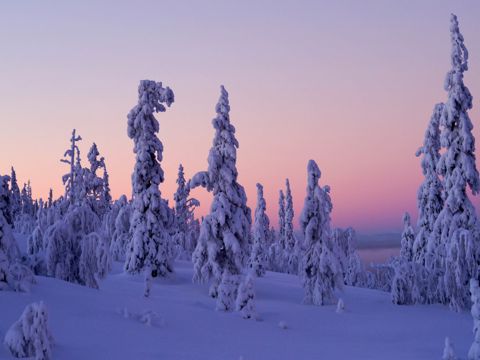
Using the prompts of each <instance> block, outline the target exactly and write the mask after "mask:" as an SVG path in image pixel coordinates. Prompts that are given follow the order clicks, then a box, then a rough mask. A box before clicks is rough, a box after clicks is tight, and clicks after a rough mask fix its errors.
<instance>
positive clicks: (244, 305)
mask: <svg viewBox="0 0 480 360" xmlns="http://www.w3.org/2000/svg"><path fill="white" fill-rule="evenodd" d="M236 307H237V311H240V313H241V314H242V317H243V318H244V319H255V318H256V317H257V314H256V311H255V288H254V275H253V274H251V273H250V274H248V275H247V276H246V277H245V280H244V282H242V283H241V284H240V286H239V288H238V295H237V301H236Z"/></svg>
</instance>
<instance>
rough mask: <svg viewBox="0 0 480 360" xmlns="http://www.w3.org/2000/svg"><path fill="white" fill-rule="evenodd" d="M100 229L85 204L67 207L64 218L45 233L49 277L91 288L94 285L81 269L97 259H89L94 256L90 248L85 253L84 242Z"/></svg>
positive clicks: (97, 220)
mask: <svg viewBox="0 0 480 360" xmlns="http://www.w3.org/2000/svg"><path fill="white" fill-rule="evenodd" d="M99 228H100V220H99V218H98V216H97V215H96V214H95V213H94V212H93V210H92V209H91V208H90V206H89V205H88V204H85V203H83V204H78V205H74V206H70V207H69V209H68V211H67V213H66V214H65V216H64V218H62V219H60V220H58V221H56V222H55V224H53V225H52V226H50V227H49V228H48V229H47V231H46V232H45V234H44V243H46V244H47V246H46V264H47V271H48V275H49V276H52V277H55V278H57V279H61V280H65V281H70V282H74V283H79V284H81V285H87V286H91V285H92V284H93V283H92V282H91V281H90V278H87V277H86V276H85V275H86V274H87V273H86V272H82V271H81V270H80V267H81V266H85V263H90V262H96V259H90V258H89V257H90V256H93V254H94V251H93V250H91V249H90V248H89V249H88V250H89V251H88V253H87V252H85V250H86V247H85V246H86V245H84V242H85V241H86V238H87V237H88V236H89V235H90V234H91V233H95V232H96V231H98V229H99ZM90 250H91V251H90ZM93 287H96V286H93Z"/></svg>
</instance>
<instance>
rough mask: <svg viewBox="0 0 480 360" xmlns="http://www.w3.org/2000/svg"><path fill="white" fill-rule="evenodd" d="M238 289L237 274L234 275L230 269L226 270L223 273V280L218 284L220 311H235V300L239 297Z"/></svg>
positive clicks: (218, 307)
mask: <svg viewBox="0 0 480 360" xmlns="http://www.w3.org/2000/svg"><path fill="white" fill-rule="evenodd" d="M237 290H238V279H237V275H232V274H230V272H229V271H228V270H225V271H224V272H223V275H222V281H221V282H220V285H219V286H218V296H217V306H216V309H217V310H220V311H233V309H234V305H235V304H234V302H235V299H236V298H237Z"/></svg>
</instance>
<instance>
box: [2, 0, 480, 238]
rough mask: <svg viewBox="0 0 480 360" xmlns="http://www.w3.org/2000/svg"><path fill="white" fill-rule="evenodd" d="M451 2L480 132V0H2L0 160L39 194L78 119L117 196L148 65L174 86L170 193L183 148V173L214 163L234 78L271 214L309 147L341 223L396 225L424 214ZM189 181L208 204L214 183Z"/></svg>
mask: <svg viewBox="0 0 480 360" xmlns="http://www.w3.org/2000/svg"><path fill="white" fill-rule="evenodd" d="M451 12H455V13H456V14H457V15H458V17H459V21H460V28H461V31H462V33H463V35H464V37H465V43H466V45H467V48H468V49H469V51H470V62H469V65H470V70H469V71H468V72H467V74H466V77H465V82H466V84H467V86H468V87H469V89H470V91H471V92H472V94H473V96H474V109H473V110H472V111H471V112H470V116H471V119H472V121H473V123H474V126H475V129H474V135H475V137H476V138H477V141H480V140H479V139H480V132H479V129H480V125H479V124H478V120H479V119H480V112H479V111H478V108H479V106H478V105H479V99H480V41H479V40H480V38H479V34H480V21H479V20H478V19H479V18H480V1H478V0H471V1H439V0H430V1H358V0H351V1H330V2H328V3H327V2H326V1H325V2H323V1H263V0H260V1H258V0H257V1H118V0H115V1H81V2H80V1H79V2H73V1H3V2H0V44H1V50H0V54H1V58H0V122H1V124H2V126H1V131H0V172H1V173H7V172H9V168H10V166H11V165H12V164H13V165H14V166H15V168H16V170H17V176H18V177H19V180H20V181H22V182H23V181H26V180H27V179H28V178H29V179H31V182H32V187H33V191H34V195H35V196H41V197H46V196H47V193H48V189H49V188H50V187H53V188H54V191H55V194H56V195H59V194H60V193H63V187H62V184H61V175H62V174H63V173H65V172H66V171H67V166H66V165H65V164H62V163H60V162H59V159H60V158H61V157H62V155H63V152H64V151H65V149H66V148H67V147H68V139H69V136H70V133H71V130H72V128H74V127H75V128H76V129H77V131H78V133H80V134H81V136H82V137H83V139H84V140H83V142H82V143H81V146H80V147H81V150H82V154H83V156H82V157H83V159H84V160H86V154H87V151H88V149H89V147H90V145H91V143H92V142H93V141H95V142H96V143H97V145H98V148H99V150H100V152H101V153H102V155H104V156H105V157H106V161H107V166H108V169H109V172H110V180H111V187H112V191H113V195H114V196H115V197H118V196H119V195H120V194H122V193H127V194H130V192H131V185H130V175H131V172H132V169H133V163H134V154H133V153H132V148H133V143H132V141H131V140H130V139H129V138H128V137H127V134H126V126H127V120H126V115H127V113H128V111H129V110H130V109H131V108H132V107H133V106H134V105H135V104H136V102H137V86H138V82H139V80H140V79H152V80H157V81H162V82H163V83H164V85H168V86H170V87H171V88H172V89H173V91H174V93H175V97H176V101H175V103H174V104H173V105H172V107H171V108H170V109H168V110H167V112H166V113H163V114H159V115H158V117H157V118H158V119H159V121H160V127H161V128H160V134H159V137H160V139H161V140H162V142H163V144H164V147H165V151H164V161H163V163H162V167H163V168H164V170H165V172H166V181H165V183H164V184H163V185H162V187H161V191H162V194H163V196H164V197H166V198H169V199H171V198H172V194H173V192H174V191H175V186H176V185H175V179H176V175H177V167H178V164H179V163H180V162H182V163H183V165H184V167H185V172H186V175H187V176H188V177H190V176H192V175H193V173H194V172H196V171H199V170H205V169H206V167H207V155H208V150H209V148H210V145H211V142H212V138H213V134H214V131H213V128H212V125H211V119H212V118H213V117H214V115H215V112H214V109H215V104H216V102H217V100H218V96H219V85H220V84H224V85H225V87H226V88H227V90H228V91H229V93H230V103H231V107H232V111H231V120H232V123H233V124H234V125H235V127H236V128H237V138H238V140H239V142H240V149H239V151H238V163H237V165H238V169H239V173H240V175H239V182H240V183H241V184H242V185H244V186H245V188H246V191H247V194H248V197H249V205H250V206H251V207H252V208H253V207H255V199H256V195H255V183H256V182H261V183H262V184H263V185H264V187H265V196H266V199H267V207H268V212H269V214H270V216H271V221H272V222H273V223H274V224H276V221H277V215H276V214H277V210H278V206H277V199H278V190H279V189H280V188H281V187H283V186H284V181H285V178H286V177H289V178H290V182H291V184H292V187H293V197H294V202H295V213H296V215H298V214H299V213H300V211H301V207H302V205H303V199H304V195H305V186H306V165H307V161H308V160H309V159H315V160H316V161H317V163H318V165H319V166H320V169H321V170H322V178H321V183H322V184H329V185H330V186H331V187H332V199H333V204H334V211H333V221H334V224H335V225H337V226H347V225H352V226H354V227H355V228H356V229H357V230H359V231H361V232H381V231H387V230H398V229H400V228H401V227H402V224H401V216H402V213H403V211H405V210H408V211H410V212H411V213H412V214H413V216H414V217H416V191H417V188H418V186H419V184H420V182H421V180H422V175H421V170H420V161H419V159H417V158H416V157H415V155H414V154H415V151H416V149H417V148H418V146H419V145H421V144H422V141H423V134H424V130H425V128H426V125H427V123H428V121H429V119H430V115H431V111H432V109H433V106H434V104H435V103H437V102H440V101H444V100H445V99H446V92H445V91H444V90H443V80H444V77H445V74H446V72H447V71H448V69H449V67H450V55H449V54H450V38H449V15H450V13H451ZM477 166H478V165H477ZM193 195H195V196H196V197H198V198H199V199H200V200H201V201H202V202H203V206H202V208H201V209H200V211H198V214H199V215H200V214H204V213H205V212H206V211H207V210H208V204H209V202H210V194H208V193H206V192H205V191H204V190H203V189H199V190H195V191H194V193H193ZM474 202H475V204H476V206H477V208H478V207H480V203H479V201H478V200H474ZM297 223H298V216H296V217H295V225H297Z"/></svg>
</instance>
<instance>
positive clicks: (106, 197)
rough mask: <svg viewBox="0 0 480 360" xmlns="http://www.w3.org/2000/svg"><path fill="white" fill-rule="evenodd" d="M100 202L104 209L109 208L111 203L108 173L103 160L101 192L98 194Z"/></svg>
mask: <svg viewBox="0 0 480 360" xmlns="http://www.w3.org/2000/svg"><path fill="white" fill-rule="evenodd" d="M100 202H101V203H102V204H103V206H104V207H105V208H106V209H109V208H110V207H111V204H112V195H111V193H110V177H109V175H108V171H107V166H106V165H105V161H104V163H103V189H102V193H101V194H100Z"/></svg>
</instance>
